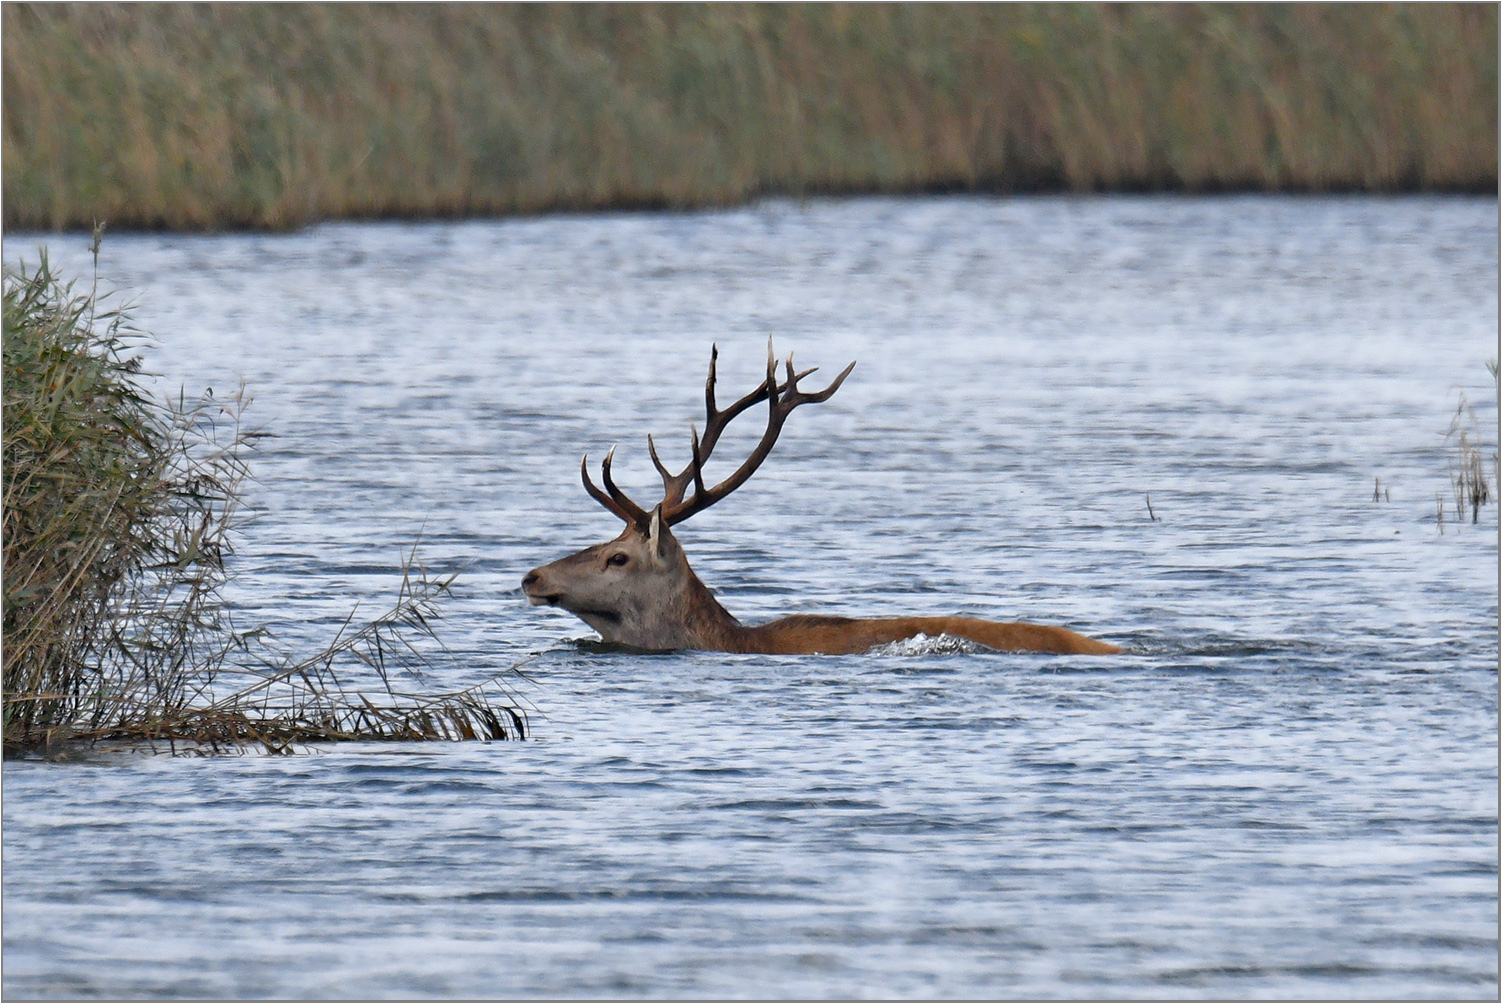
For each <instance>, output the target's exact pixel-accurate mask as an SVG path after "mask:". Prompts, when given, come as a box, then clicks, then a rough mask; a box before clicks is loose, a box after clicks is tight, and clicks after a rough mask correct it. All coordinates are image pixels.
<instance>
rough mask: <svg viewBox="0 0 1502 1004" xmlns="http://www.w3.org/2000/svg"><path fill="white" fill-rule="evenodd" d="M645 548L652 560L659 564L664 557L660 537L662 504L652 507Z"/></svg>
mask: <svg viewBox="0 0 1502 1004" xmlns="http://www.w3.org/2000/svg"><path fill="white" fill-rule="evenodd" d="M647 548H648V549H649V550H650V552H651V555H652V560H653V562H654V563H656V564H661V563H662V559H663V558H664V557H666V554H665V553H664V548H663V539H662V506H661V504H659V505H657V506H655V507H654V508H653V509H652V525H651V526H650V527H649V528H648V530H647Z"/></svg>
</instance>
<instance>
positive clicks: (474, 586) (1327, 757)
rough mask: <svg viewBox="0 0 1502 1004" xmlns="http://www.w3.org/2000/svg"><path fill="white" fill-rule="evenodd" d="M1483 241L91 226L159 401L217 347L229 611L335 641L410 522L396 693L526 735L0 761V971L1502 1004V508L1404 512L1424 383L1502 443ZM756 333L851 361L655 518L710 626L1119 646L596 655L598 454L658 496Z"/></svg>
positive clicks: (875, 220)
mask: <svg viewBox="0 0 1502 1004" xmlns="http://www.w3.org/2000/svg"><path fill="white" fill-rule="evenodd" d="M8 236H9V240H8V242H7V245H6V249H5V257H6V261H7V262H8V263H13V262H15V261H16V260H18V259H20V258H25V259H26V260H28V261H34V259H35V254H34V248H35V246H36V245H37V244H38V243H40V242H42V241H43V240H44V238H42V237H39V236H36V235H16V234H11V235H8ZM1497 238H1498V233H1497V205H1496V202H1495V200H1484V199H1482V200H1470V199H1423V198H1405V199H1376V198H1291V199H1281V198H1212V199H1189V198H1102V199H1073V198H1069V199H1063V198H1061V199H1038V198H1029V199H1015V200H992V199H975V198H928V199H901V200H886V199H858V200H848V201H813V202H809V203H807V204H802V205H800V204H794V203H785V202H769V203H765V204H761V205H758V206H754V207H750V208H746V209H743V210H737V211H733V212H718V213H695V214H678V215H672V214H635V215H603V216H567V215H563V216H551V217H545V218H538V219H521V220H506V221H479V222H464V223H434V224H397V223H382V224H338V225H327V226H323V227H320V228H318V229H316V230H312V231H308V232H303V233H297V234H291V235H223V236H208V237H203V236H198V237H188V236H170V235H145V234H143V235H111V236H110V237H108V238H107V240H106V243H105V248H104V253H103V256H102V259H101V273H102V275H103V278H104V280H105V281H106V284H114V285H118V286H120V287H123V288H124V289H126V290H128V291H129V294H130V296H131V297H132V298H134V299H135V300H136V301H137V303H138V307H137V310H136V314H135V316H136V318H137V321H138V323H139V325H140V326H141V327H142V328H144V329H146V330H148V331H150V332H152V333H154V334H155V335H156V336H157V339H158V342H159V345H158V346H157V347H155V348H154V349H153V350H152V351H151V353H150V355H149V356H148V361H149V367H150V368H151V369H153V370H155V371H157V372H159V373H161V374H162V385H163V387H164V388H175V387H177V386H179V385H185V386H186V387H187V388H188V389H189V390H190V391H191V390H195V389H200V388H202V387H204V386H212V387H214V388H215V390H216V393H220V394H223V393H225V391H226V390H227V389H229V388H233V387H234V386H235V385H236V384H238V382H239V381H241V380H242V379H243V380H244V381H245V382H246V383H247V384H248V385H249V387H250V389H251V391H252V392H253V393H254V395H255V404H254V407H253V408H252V411H251V413H250V416H251V417H252V418H253V419H254V420H255V421H257V422H258V423H259V424H261V425H263V426H264V427H265V428H266V429H267V430H268V431H269V432H271V433H272V434H273V435H272V436H271V437H270V438H268V439H266V440H264V441H263V443H262V448H261V452H260V455H259V456H258V458H257V460H256V463H255V471H256V474H257V479H258V480H257V484H256V486H255V487H254V489H253V492H252V498H251V501H252V503H253V505H254V506H255V508H256V509H257V510H258V512H259V517H258V520H257V522H256V523H255V525H254V526H252V527H251V528H250V529H249V532H248V534H247V537H246V539H245V541H244V543H243V546H242V547H241V549H240V557H239V559H238V560H237V570H238V574H239V577H238V580H237V583H236V585H235V587H234V598H235V600H236V603H237V605H238V607H239V609H240V611H241V614H240V620H241V622H242V624H245V623H257V622H262V621H264V622H267V623H269V624H270V625H271V626H272V627H273V629H274V631H275V640H276V643H277V644H279V645H282V646H284V647H286V648H288V649H293V650H297V649H301V650H307V649H312V648H315V647H317V646H318V645H320V644H321V643H322V642H324V641H326V640H327V639H328V638H329V637H331V635H332V632H333V630H334V629H335V628H336V627H337V624H338V623H339V621H341V620H342V619H343V617H344V616H345V615H346V614H347V613H348V611H349V609H350V607H351V606H353V605H354V604H356V603H357V602H358V603H360V604H362V609H363V610H372V611H373V610H374V608H375V607H377V606H379V605H380V604H383V603H384V602H386V601H387V600H388V599H389V598H390V597H391V596H393V595H394V593H395V588H396V579H397V573H396V568H397V566H398V564H399V562H400V556H401V552H402V550H403V549H404V548H405V547H406V546H408V545H410V544H411V543H412V542H413V541H414V540H415V539H417V538H418V537H419V535H420V536H421V539H422V545H421V551H422V554H423V555H424V556H425V558H426V560H427V562H428V563H429V564H430V565H432V566H434V567H436V568H447V567H456V566H458V565H460V564H462V563H465V562H468V563H469V564H468V567H467V569H466V571H465V572H464V574H463V577H462V578H461V580H460V583H461V587H460V591H459V594H458V595H457V596H456V597H455V598H454V599H453V601H452V602H450V603H449V604H448V605H447V606H446V612H447V617H446V620H445V622H444V625H443V638H444V640H445V642H446V643H447V645H448V648H449V651H450V655H449V657H448V658H447V659H446V660H444V661H442V662H441V663H440V667H439V669H438V671H437V675H438V677H439V679H436V680H434V681H432V683H433V684H434V685H437V686H447V685H460V684H465V683H471V682H475V681H478V680H480V679H482V678H484V677H485V676H487V675H488V674H491V673H494V672H497V671H501V670H505V669H507V668H508V667H511V666H513V665H516V664H518V663H522V662H525V671H526V673H527V674H528V677H529V682H525V683H520V684H519V687H520V688H521V692H522V694H523V696H524V697H525V698H526V699H527V700H529V701H530V702H531V703H532V704H534V705H535V706H536V708H537V709H538V711H539V713H538V714H536V715H534V716H533V725H534V740H535V741H533V742H528V743H512V744H492V745H479V744H452V745H450V744H443V745H411V746H377V745H370V746H359V747H347V748H331V749H327V750H324V751H322V752H318V753H315V754H312V755H308V756H301V757H295V758H287V759H271V758H266V757H261V756H246V757H240V758H220V759H207V760H200V759H173V758H170V757H165V756H157V757H148V756H127V757H123V758H120V757H100V758H99V760H98V762H92V763H83V764H80V763H63V764H54V763H41V762H7V763H6V764H5V766H4V783H5V800H4V864H5V871H4V899H5V903H4V905H5V910H4V988H3V989H4V992H5V993H6V995H7V996H12V997H34V996H70V997H71V996H135V995H143V996H209V997H214V996H237V997H253V996H292V997H305V996H337V997H367V996H371V997H396V996H482V997H492V996H504V995H525V996H635V995H644V996H666V997H681V996H697V997H704V996H708V997H719V996H772V997H781V996H813V997H823V996H886V997H890V996H941V997H1007V996H1030V997H1031V996H1044V997H1080V996H1085V997H1180V996H1183V997H1203V996H1214V997H1244V996H1258V997H1295V996H1320V997H1334V996H1339V997H1440V998H1457V997H1460V998H1476V997H1495V996H1496V994H1497V992H1498V966H1497V958H1498V954H1497V953H1498V942H1497V930H1498V928H1497V925H1498V910H1497V896H1498V850H1497V847H1498V845H1497V825H1498V817H1497V755H1498V745H1497V725H1498V722H1497V686H1498V678H1497V657H1498V650H1497V616H1498V605H1497V559H1498V552H1497V540H1498V536H1497V534H1498V529H1497V508H1496V506H1495V505H1492V506H1489V507H1487V508H1486V509H1485V510H1483V512H1482V522H1481V524H1480V525H1477V526H1471V525H1469V524H1458V523H1456V522H1455V520H1454V513H1453V511H1452V512H1450V513H1449V514H1448V518H1447V520H1446V522H1445V525H1444V532H1443V533H1441V532H1440V528H1439V527H1438V526H1437V525H1436V520H1435V510H1436V505H1437V502H1436V495H1437V494H1438V495H1440V496H1441V498H1442V499H1443V498H1448V494H1449V486H1448V463H1449V454H1448V453H1447V446H1446V442H1445V432H1446V430H1447V428H1448V427H1449V423H1450V419H1451V416H1452V415H1453V414H1454V412H1455V410H1456V407H1457V404H1458V402H1459V395H1460V394H1462V393H1464V394H1465V395H1466V396H1467V398H1468V400H1469V401H1470V403H1471V404H1472V405H1474V407H1475V409H1476V412H1477V416H1478V421H1479V426H1480V428H1481V430H1482V434H1483V438H1484V439H1485V440H1486V442H1487V444H1488V448H1489V449H1490V448H1491V444H1494V443H1495V441H1496V434H1495V428H1496V414H1497V412H1496V404H1497V398H1496V392H1495V388H1494V385H1493V384H1492V382H1491V378H1490V376H1489V375H1488V374H1487V372H1486V370H1485V368H1484V362H1485V360H1486V359H1488V358H1491V357H1494V356H1495V355H1496V352H1497V310H1498V298H1497V269H1498V261H1497ZM45 240H46V243H47V244H48V246H49V248H50V252H51V256H52V259H53V264H54V266H55V267H57V268H58V269H59V270H61V271H64V272H66V273H70V274H86V273H87V271H88V268H89V266H88V255H87V252H86V247H85V246H86V244H87V239H86V238H85V237H82V236H76V235H75V236H68V237H52V238H46V239H45ZM769 334H771V335H774V336H775V337H776V339H777V342H778V346H779V349H781V350H786V349H793V350H796V352H797V360H798V361H799V362H801V363H803V364H804V365H819V366H821V367H824V370H823V372H822V373H821V374H820V376H825V375H829V374H832V373H834V372H837V371H838V369H839V368H840V367H841V366H843V365H844V364H845V363H846V362H847V361H849V360H850V359H858V360H859V364H858V366H857V367H856V370H855V372H854V374H853V375H852V376H851V378H850V379H849V381H847V383H846V385H845V386H844V387H843V388H842V389H841V390H840V392H839V393H838V394H837V395H836V396H835V397H834V398H833V399H832V400H830V401H829V402H828V403H825V404H821V405H816V406H810V407H807V408H804V409H800V410H799V412H798V413H797V414H796V415H794V416H793V418H792V419H791V420H790V421H789V423H788V426H787V428H786V429H785V430H784V432H783V435H782V438H781V441H780V442H779V444H778V446H777V449H776V451H775V452H774V454H773V455H772V458H771V459H770V460H769V461H768V462H767V464H766V465H765V466H764V467H763V468H762V470H761V471H760V472H759V473H758V474H757V475H756V477H755V478H754V479H753V480H752V481H751V482H750V483H749V484H748V485H747V486H746V487H745V488H743V489H741V491H740V492H738V493H737V494H736V495H734V496H733V497H731V498H730V499H728V500H726V501H724V502H722V503H721V504H720V505H718V506H716V507H715V508H714V509H712V510H710V511H707V512H705V513H702V514H700V515H699V516H696V517H695V518H694V519H693V520H692V521H691V522H689V523H685V524H683V525H682V526H681V527H680V528H679V533H678V536H679V538H680V540H681V541H682V542H683V544H684V546H685V548H686V549H687V551H688V553H689V556H690V558H691V560H692V561H693V563H694V567H695V568H696V569H697V570H698V572H699V574H700V576H701V577H702V578H704V579H705V581H706V582H707V583H708V584H709V585H710V586H711V587H712V588H714V589H715V590H716V592H717V593H718V594H719V596H720V598H721V600H722V602H724V603H725V605H726V606H727V607H728V608H729V609H730V610H731V611H732V612H734V613H736V614H737V615H738V616H740V617H741V618H742V619H743V620H745V621H748V622H754V621H758V620H762V619H767V618H770V617H774V616H779V615H782V614H785V613H792V612H820V613H835V614H848V615H856V616H888V615H897V614H968V615H973V616H981V617H990V618H994V619H999V620H1010V619H1025V620H1035V621H1041V622H1045V623H1057V624H1064V625H1067V626H1069V627H1072V628H1074V629H1076V630H1079V631H1082V632H1084V633H1087V634H1090V635H1093V636H1097V637H1101V638H1105V639H1108V640H1110V641H1113V642H1116V643H1118V644H1121V645H1124V646H1126V647H1127V648H1128V649H1129V650H1130V651H1129V654H1127V655H1124V656H1120V657H1108V658H1080V657H1056V656H1039V655H1022V654H1010V655H1008V654H995V653H981V652H966V651H953V650H951V649H950V648H946V647H945V646H923V645H917V646H905V647H899V648H897V649H895V650H891V651H887V652H882V653H876V654H873V655H870V656H865V657H845V658H822V657H796V658H795V657H763V656H725V655H716V654H704V653H684V654H677V655H668V656H632V655H625V654H620V653H609V652H600V651H598V650H595V649H592V648H589V647H588V646H585V647H582V648H581V647H580V646H579V645H578V644H576V641H577V640H578V639H582V638H587V637H589V635H590V633H589V631H588V629H587V628H586V627H585V626H584V625H583V624H582V623H580V622H578V621H577V620H574V619H573V618H571V617H570V616H568V615H566V614H563V613H560V612H557V611H550V610H538V609H532V608H528V607H527V606H525V604H524V602H523V600H522V598H521V596H520V594H519V590H518V588H517V586H518V583H519V580H520V577H521V576H522V574H524V573H525V572H526V571H527V570H528V569H529V568H531V567H532V566H534V565H536V564H539V563H541V562H544V561H547V560H551V559H553V558H555V557H559V556H561V555H563V554H565V553H567V552H569V551H571V550H573V549H575V548H577V547H580V546H583V545H585V544H588V543H593V542H596V541H599V540H603V539H605V538H606V537H608V536H613V535H614V534H615V533H616V532H617V530H618V525H617V524H616V522H615V520H614V518H613V517H611V516H610V515H609V514H608V513H606V512H605V511H604V510H602V509H600V508H599V507H598V506H597V505H595V504H594V503H593V502H591V501H590V500H589V498H588V497H587V496H586V495H585V494H584V491H583V489H582V488H581V487H580V485H579V482H578V473H577V465H578V460H579V456H580V454H581V453H583V452H585V451H586V450H587V451H589V452H590V453H591V455H592V456H594V457H596V458H598V457H600V456H603V454H604V452H605V450H607V449H608V448H609V447H610V446H611V444H613V443H619V444H620V447H619V449H618V451H617V466H616V469H617V473H618V475H619V477H620V479H621V480H622V482H623V483H624V484H625V485H626V486H627V487H628V489H629V490H631V491H633V493H634V494H636V495H637V497H638V498H639V499H641V500H643V501H647V502H650V501H651V500H652V499H653V497H654V496H653V495H652V486H653V484H654V482H655V480H656V479H655V475H654V474H653V471H652V468H651V465H650V462H649V461H648V459H647V457H646V450H645V437H646V434H647V433H648V432H651V433H653V434H654V437H655V438H656V440H657V442H658V443H659V445H660V446H664V447H668V448H669V450H670V457H669V461H670V463H682V462H683V460H684V459H686V456H687V427H688V423H689V422H690V421H702V415H701V412H700V408H701V396H700V395H701V388H702V381H703V376H704V368H705V365H706V364H707V362H708V354H709V344H710V342H712V341H714V342H718V344H719V346H720V349H721V370H720V372H721V380H722V387H723V388H724V389H723V391H722V396H723V397H724V398H726V399H728V398H729V397H730V396H731V395H732V394H738V393H740V392H741V390H742V389H749V388H750V387H751V386H753V385H754V384H755V382H756V380H757V379H758V375H759V372H760V367H761V366H762V365H763V358H764V352H765V342H766V338H767V336H768V335H769ZM817 380H818V377H816V378H814V381H813V382H814V383H815V384H816V383H817ZM740 422H741V423H742V424H744V425H745V426H746V428H744V429H742V430H740V432H739V433H738V434H736V435H728V436H727V437H726V438H725V439H724V440H723V441H722V445H721V446H720V448H719V451H718V452H719V453H720V455H721V456H720V457H719V458H717V459H719V462H720V463H721V464H722V465H724V466H723V467H721V468H720V469H721V470H725V471H728V470H730V469H731V466H730V465H732V464H735V463H738V462H739V459H740V457H742V456H744V453H745V451H746V450H747V449H749V448H750V445H751V444H752V443H754V441H755V439H756V437H757V436H759V434H760V431H761V427H760V425H759V416H757V415H756V414H755V413H752V414H748V415H747V416H746V417H745V418H743V419H741V420H740ZM712 470H713V468H712ZM1374 479H1380V482H1381V485H1382V487H1383V488H1384V489H1385V492H1386V496H1384V497H1383V498H1382V499H1381V500H1380V501H1374V500H1373V484H1374ZM1387 496H1390V499H1389V497H1387ZM1149 497H1150V498H1151V503H1152V508H1153V512H1154V514H1155V515H1156V517H1157V519H1156V520H1153V519H1150V518H1149V515H1148V507H1147V500H1148V498H1149ZM1449 504H1450V505H1453V503H1449Z"/></svg>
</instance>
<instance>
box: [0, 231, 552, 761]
mask: <svg viewBox="0 0 1502 1004" xmlns="http://www.w3.org/2000/svg"><path fill="white" fill-rule="evenodd" d="M99 236H100V233H99V231H98V230H96V231H95V245H94V246H95V250H96V254H97V249H98V240H99ZM3 300H4V342H3V346H4V348H3V353H4V391H3V393H4V423H3V468H0V480H3V492H4V516H3V519H4V527H3V535H4V543H3V561H4V568H3V591H4V651H3V667H4V692H3V702H0V706H3V714H4V744H5V749H6V751H7V752H15V751H21V750H29V749H36V748H38V747H51V746H56V745H57V744H59V743H62V742H66V741H70V740H78V739H122V740H128V741H139V740H158V739H160V740H164V741H167V742H171V743H177V742H186V743H189V744H192V745H194V746H195V747H196V748H208V749H217V748H224V747H239V746H240V745H243V744H245V743H259V744H261V745H262V746H264V747H265V748H267V749H270V750H275V751H284V750H287V749H290V748H292V747H293V746H295V745H296V744H297V743H306V742H316V741H327V740H339V739H429V738H450V739H473V738H511V737H521V736H523V735H524V734H525V727H526V725H525V716H524V713H523V712H522V711H521V709H520V708H519V707H518V706H517V702H516V701H515V700H513V699H512V698H511V696H510V694H509V692H507V691H506V689H505V687H504V685H503V684H502V683H501V682H500V680H499V679H496V680H491V681H485V682H484V683H482V684H480V685H479V686H477V687H472V688H469V689H466V690H463V691H458V692H453V693H444V694H426V695H425V694H420V693H419V694H407V693H402V692H400V691H399V690H398V689H397V688H396V685H395V683H394V681H393V678H392V674H391V672H389V671H388V670H394V669H396V668H398V667H402V666H412V665H414V656H417V655H419V654H420V653H419V652H418V650H417V649H415V648H414V647H413V645H412V639H413V638H414V637H416V636H420V635H422V634H425V633H430V632H431V630H432V625H433V621H434V619H435V618H436V614H437V611H436V609H435V603H436V601H437V600H438V599H439V598H440V597H441V596H442V595H443V594H444V593H445V592H446V591H447V590H448V589H449V587H450V584H451V582H452V580H453V577H452V576H448V577H444V578H432V577H429V576H428V575H426V574H425V573H423V572H421V570H420V569H418V574H416V575H413V574H412V570H413V569H414V568H416V567H417V566H416V564H415V557H414V559H413V560H411V561H409V567H408V570H407V574H404V576H403V580H402V591H401V593H400V595H399V596H398V599H397V602H396V604H395V605H394V606H393V608H392V609H391V610H390V611H389V612H387V613H385V614H383V615H381V616H379V617H377V618H375V619H374V620H372V621H370V622H368V623H366V624H363V625H358V626H355V627H354V628H353V629H349V630H347V631H346V632H343V633H341V635H340V637H339V638H336V639H335V640H334V642H333V643H331V644H330V645H329V646H327V647H326V648H325V649H324V650H323V651H321V652H319V653H317V654H315V655H313V656H312V657H309V658H302V659H274V658H271V657H269V656H267V655H266V654H264V652H263V651H262V650H261V649H260V648H259V647H258V645H257V635H258V632H254V631H249V632H246V631H240V630H237V628H236V626H235V625H234V623H233V619H232V618H231V616H230V611H229V610H228V609H227V608H226V606H225V605H224V602H223V597H222V592H221V589H222V587H223V585H224V584H225V582H226V575H227V567H226V559H227V558H228V557H229V556H230V554H231V551H232V548H231V543H232V537H233V535H234V533H235V532H236V531H237V526H238V523H239V519H238V514H239V511H240V504H241V499H242V497H243V485H244V482H245V479H246V477H247V474H248V467H247V461H248V454H249V451H250V449H251V447H252V445H253V443H254V439H255V435H254V433H253V432H251V431H249V430H247V429H246V428H245V427H244V426H243V425H242V424H241V421H240V419H241V415H242V412H243V409H244V408H245V406H246V405H247V404H248V403H249V399H248V398H247V397H246V395H245V394H244V392H243V391H241V392H239V393H237V394H235V395H233V396H232V397H231V398H229V399H225V400H221V399H218V398H215V397H214V396H213V394H212V392H209V393H206V394H205V395H204V396H203V397H202V398H199V399H196V400H193V399H188V398H186V397H185V396H181V395H180V396H179V397H178V398H177V400H175V401H172V400H167V401H161V400H157V399H154V398H153V397H152V396H151V395H150V394H149V392H148V390H147V384H146V383H145V382H144V381H143V379H142V375H141V363H140V356H139V354H138V353H137V351H136V350H137V349H138V348H139V345H140V341H141V336H140V335H139V333H137V332H134V331H133V330H132V329H131V328H130V327H129V324H128V322H127V318H126V315H125V314H124V313H122V312H121V311H120V310H114V309H102V307H101V298H100V297H99V296H98V294H97V290H96V289H93V288H91V289H90V290H89V291H88V292H87V293H80V292H76V291H75V289H74V287H73V284H72V283H65V282H62V281H60V280H59V279H58V278H57V277H56V276H54V274H53V273H52V270H51V268H50V266H49V264H48V261H47V258H46V256H45V254H44V255H43V256H42V258H41V261H40V263H39V264H38V266H37V267H36V269H35V271H31V272H27V271H25V270H24V268H22V269H18V270H17V271H14V272H7V273H6V275H5V277H4V296H3ZM350 661H353V662H356V663H359V664H363V665H365V666H369V667H373V668H374V669H375V670H376V671H377V673H378V676H379V684H378V685H377V686H376V690H375V693H374V694H370V693H365V692H361V691H360V690H358V689H351V688H349V687H347V686H346V685H345V681H344V680H343V677H344V676H345V675H347V672H346V670H345V669H344V668H343V665H344V664H345V663H348V662H350Z"/></svg>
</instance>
